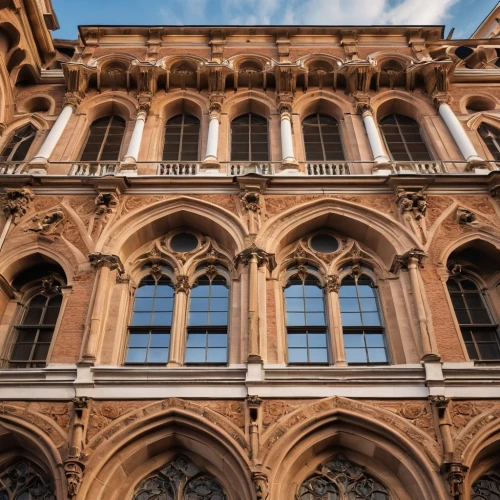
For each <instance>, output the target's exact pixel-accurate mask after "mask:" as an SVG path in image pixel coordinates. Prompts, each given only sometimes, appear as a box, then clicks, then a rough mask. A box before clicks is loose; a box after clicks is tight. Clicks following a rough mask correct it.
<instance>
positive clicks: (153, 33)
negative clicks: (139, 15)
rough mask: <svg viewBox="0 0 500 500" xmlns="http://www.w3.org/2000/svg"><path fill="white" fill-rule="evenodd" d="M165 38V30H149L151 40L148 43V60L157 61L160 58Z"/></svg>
mask: <svg viewBox="0 0 500 500" xmlns="http://www.w3.org/2000/svg"><path fill="white" fill-rule="evenodd" d="M162 38H163V30H162V28H150V29H149V38H148V41H147V42H146V45H147V46H148V51H147V54H146V57H147V59H152V60H156V59H157V56H158V52H159V51H160V47H161V42H162Z"/></svg>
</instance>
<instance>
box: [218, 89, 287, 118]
mask: <svg viewBox="0 0 500 500" xmlns="http://www.w3.org/2000/svg"><path fill="white" fill-rule="evenodd" d="M252 106H253V107H252ZM254 107H255V108H256V109H254ZM250 112H252V113H257V114H259V115H262V116H264V117H265V118H267V119H269V118H270V117H271V115H276V114H278V109H277V106H276V102H275V101H274V100H273V99H271V97H269V96H268V95H267V94H264V93H263V92H259V91H257V90H247V91H244V92H237V93H236V94H234V95H232V96H231V97H229V98H227V99H226V101H225V102H224V104H223V105H222V113H226V114H228V115H229V121H232V120H233V119H234V118H236V117H238V116H239V115H241V114H243V113H250Z"/></svg>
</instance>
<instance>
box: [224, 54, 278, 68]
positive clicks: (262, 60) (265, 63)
mask: <svg viewBox="0 0 500 500" xmlns="http://www.w3.org/2000/svg"><path fill="white" fill-rule="evenodd" d="M248 61H253V62H256V63H257V64H260V65H261V66H262V70H263V71H266V70H269V69H271V68H273V67H274V66H275V65H276V61H275V60H274V59H272V58H270V57H267V56H263V55H261V54H236V55H234V56H231V57H229V58H228V59H226V60H225V61H224V63H225V64H227V65H228V66H229V67H230V68H232V69H234V70H235V71H238V69H239V67H240V65H241V64H242V63H245V62H248Z"/></svg>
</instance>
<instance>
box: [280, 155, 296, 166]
mask: <svg viewBox="0 0 500 500" xmlns="http://www.w3.org/2000/svg"><path fill="white" fill-rule="evenodd" d="M281 165H282V166H283V167H285V168H299V162H298V161H297V160H296V159H295V158H293V157H291V156H289V157H288V158H285V159H284V160H283V161H282V162H281Z"/></svg>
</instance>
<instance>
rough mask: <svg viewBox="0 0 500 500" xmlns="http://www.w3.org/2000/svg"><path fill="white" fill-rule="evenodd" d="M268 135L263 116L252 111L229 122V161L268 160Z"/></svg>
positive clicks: (266, 124)
mask: <svg viewBox="0 0 500 500" xmlns="http://www.w3.org/2000/svg"><path fill="white" fill-rule="evenodd" d="M268 160H269V137H268V123H267V120H266V119H265V118H263V117H262V116H259V115H255V114H253V113H248V114H246V115H241V116H238V118H235V119H234V120H233V121H232V122H231V161H256V162H258V161H268Z"/></svg>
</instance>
